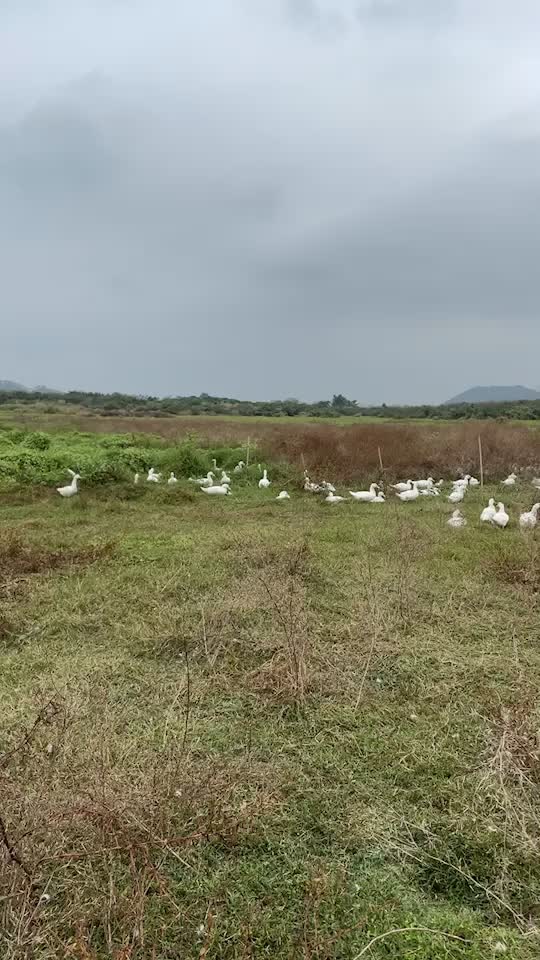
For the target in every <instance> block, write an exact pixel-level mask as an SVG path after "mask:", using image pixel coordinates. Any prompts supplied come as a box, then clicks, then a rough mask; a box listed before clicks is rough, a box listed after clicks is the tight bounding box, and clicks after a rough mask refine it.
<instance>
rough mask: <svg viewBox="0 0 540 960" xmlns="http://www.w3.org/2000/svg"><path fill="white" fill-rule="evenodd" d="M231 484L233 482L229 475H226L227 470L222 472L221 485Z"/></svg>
mask: <svg viewBox="0 0 540 960" xmlns="http://www.w3.org/2000/svg"><path fill="white" fill-rule="evenodd" d="M230 482H231V478H230V477H228V476H227V474H226V473H225V470H222V471H221V480H220V483H222V484H223V483H230Z"/></svg>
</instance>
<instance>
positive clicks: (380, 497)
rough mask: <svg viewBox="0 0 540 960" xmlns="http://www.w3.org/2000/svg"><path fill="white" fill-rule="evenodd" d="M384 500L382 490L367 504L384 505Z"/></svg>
mask: <svg viewBox="0 0 540 960" xmlns="http://www.w3.org/2000/svg"><path fill="white" fill-rule="evenodd" d="M384 500H385V497H384V493H383V492H382V490H379V492H378V494H377V496H376V497H374V499H373V500H370V501H369V502H370V503H384Z"/></svg>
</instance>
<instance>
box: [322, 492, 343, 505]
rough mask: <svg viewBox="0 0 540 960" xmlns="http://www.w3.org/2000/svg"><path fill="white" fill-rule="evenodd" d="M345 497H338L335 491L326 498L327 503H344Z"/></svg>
mask: <svg viewBox="0 0 540 960" xmlns="http://www.w3.org/2000/svg"><path fill="white" fill-rule="evenodd" d="M344 500H345V497H338V496H336V494H335V493H329V494H328V496H327V497H325V498H324V502H325V503H343V501H344Z"/></svg>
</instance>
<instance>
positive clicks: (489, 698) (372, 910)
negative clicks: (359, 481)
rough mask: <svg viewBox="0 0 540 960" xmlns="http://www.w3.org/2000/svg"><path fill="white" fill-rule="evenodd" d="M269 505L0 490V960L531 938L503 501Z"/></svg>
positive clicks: (534, 793) (304, 951)
mask: <svg viewBox="0 0 540 960" xmlns="http://www.w3.org/2000/svg"><path fill="white" fill-rule="evenodd" d="M277 492H278V487H276V489H273V488H271V492H262V491H259V490H258V489H257V488H256V486H255V485H254V483H250V484H244V485H241V484H237V485H235V493H234V496H232V497H230V498H225V499H219V498H218V499H210V498H208V497H206V496H205V495H204V494H202V493H199V492H198V490H196V489H195V490H194V489H193V487H191V486H190V485H188V484H187V483H184V484H181V485H180V486H179V488H178V489H174V490H169V489H164V488H158V489H156V488H149V487H147V486H146V485H145V486H143V487H142V488H140V489H135V488H133V487H131V486H129V485H122V484H117V485H111V486H107V487H105V488H101V487H96V488H92V489H85V488H84V485H83V489H82V492H81V495H80V496H79V497H78V498H76V499H74V500H72V501H62V500H61V499H60V498H59V497H57V496H56V495H55V493H54V491H49V490H48V489H46V488H35V487H31V486H28V487H20V486H18V487H15V488H13V489H8V490H5V491H4V493H2V495H1V496H0V530H1V533H0V703H1V705H2V710H1V714H0V731H1V732H0V736H1V740H0V789H1V797H2V802H1V805H0V814H1V817H2V823H3V826H4V830H5V837H4V839H3V842H0V847H1V848H2V849H1V850H0V940H3V945H2V950H1V951H0V953H1V955H2V957H5V958H7V960H15V958H17V960H18V958H23V957H24V958H26V957H32V958H34V957H35V958H40V960H41V958H43V960H46V958H47V960H48V958H53V957H54V958H57V957H63V956H66V957H75V958H80V960H97V958H99V960H101V958H116V960H128V958H129V960H136V958H149V960H173V958H175V960H176V958H178V960H180V958H189V957H193V958H197V957H198V958H208V960H211V958H242V957H246V958H247V957H257V958H259V957H268V958H272V960H279V958H295V957H300V958H310V960H311V958H317V960H321V958H336V960H338V958H339V960H342V958H346V960H353V958H359V957H360V956H361V955H362V956H368V957H370V958H377V960H378V958H380V960H383V958H384V960H386V958H388V960H390V958H400V960H433V958H467V960H487V958H492V957H494V956H496V955H497V952H496V951H497V950H501V949H502V947H501V946H500V945H501V944H502V945H503V946H504V948H505V949H506V953H505V954H504V955H505V956H507V957H511V958H516V960H517V958H519V960H525V958H533V957H536V956H538V955H539V951H540V942H539V937H538V932H537V926H536V924H537V919H536V918H537V917H538V911H539V909H540V861H539V858H538V838H539V829H540V802H539V796H538V784H539V782H540V758H539V750H538V741H537V730H538V725H539V720H540V715H539V709H538V702H537V701H538V698H537V690H538V682H539V680H540V657H539V653H538V650H539V646H538V642H539V639H540V637H539V634H540V618H539V610H538V595H539V590H540V566H539V551H538V543H539V541H538V538H537V537H535V536H532V537H527V538H524V537H522V536H521V534H520V533H519V531H518V530H517V528H516V524H515V517H516V515H517V512H518V509H519V507H522V508H524V507H527V508H529V507H530V504H531V503H532V497H531V495H530V490H529V489H526V488H524V487H522V488H517V489H516V490H515V491H512V492H511V493H510V495H509V496H508V497H507V498H506V500H505V502H507V505H508V507H509V508H510V512H511V514H512V517H513V519H514V524H513V527H512V528H511V529H508V530H507V531H505V532H500V531H498V530H495V529H492V528H489V529H487V528H485V527H483V528H480V527H479V525H478V523H477V518H478V515H479V512H480V509H481V505H482V502H483V501H484V500H485V499H486V497H487V496H488V495H489V494H490V493H491V492H493V494H494V495H495V491H489V490H486V491H484V494H481V493H480V492H479V491H477V492H471V493H470V495H469V498H468V499H467V500H466V501H465V504H464V513H465V514H466V515H467V517H468V518H469V525H468V527H467V528H466V529H464V530H461V531H450V530H449V529H448V528H447V526H446V523H445V520H446V519H447V517H448V516H449V513H450V506H449V505H448V504H447V503H446V501H445V500H443V498H439V499H438V500H435V499H431V498H429V499H428V498H422V500H421V501H419V502H417V503H414V504H410V505H404V504H400V503H398V502H394V501H393V500H392V501H390V502H388V503H386V504H384V505H362V504H352V503H351V504H342V505H340V506H337V507H331V506H328V505H326V504H324V503H322V502H320V501H319V499H317V498H314V497H312V496H309V495H305V494H303V493H302V492H300V491H297V490H293V489H292V488H290V492H291V494H292V496H293V499H292V500H291V501H290V502H286V503H280V504H278V503H276V502H275V501H274V499H273V498H274V497H275V495H276V493H277ZM9 851H11V854H10V852H9ZM17 861H20V862H19V863H18V862H17ZM43 893H46V894H47V896H49V897H50V899H49V900H47V902H43V901H40V899H39V898H40V896H41V895H42V894H43ZM403 928H405V930H403ZM417 928H426V929H417ZM392 930H399V931H401V932H396V933H391V932H390V931H392ZM437 931H438V932H437ZM377 937H380V938H381V939H378V940H377V941H376V942H375V943H374V944H373V946H372V948H370V949H369V950H368V951H367V952H364V953H362V951H365V950H366V948H367V947H368V944H369V943H370V942H371V941H372V940H374V938H377ZM496 945H498V946H496Z"/></svg>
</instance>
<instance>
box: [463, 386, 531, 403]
mask: <svg viewBox="0 0 540 960" xmlns="http://www.w3.org/2000/svg"><path fill="white" fill-rule="evenodd" d="M516 400H540V392H539V391H538V390H531V388H530V387H523V386H521V385H519V384H517V385H513V386H502V387H501V386H490V387H470V388H469V390H464V392H463V393H458V394H457V396H455V397H452V399H451V400H447V401H446V404H450V403H506V402H512V401H516Z"/></svg>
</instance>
